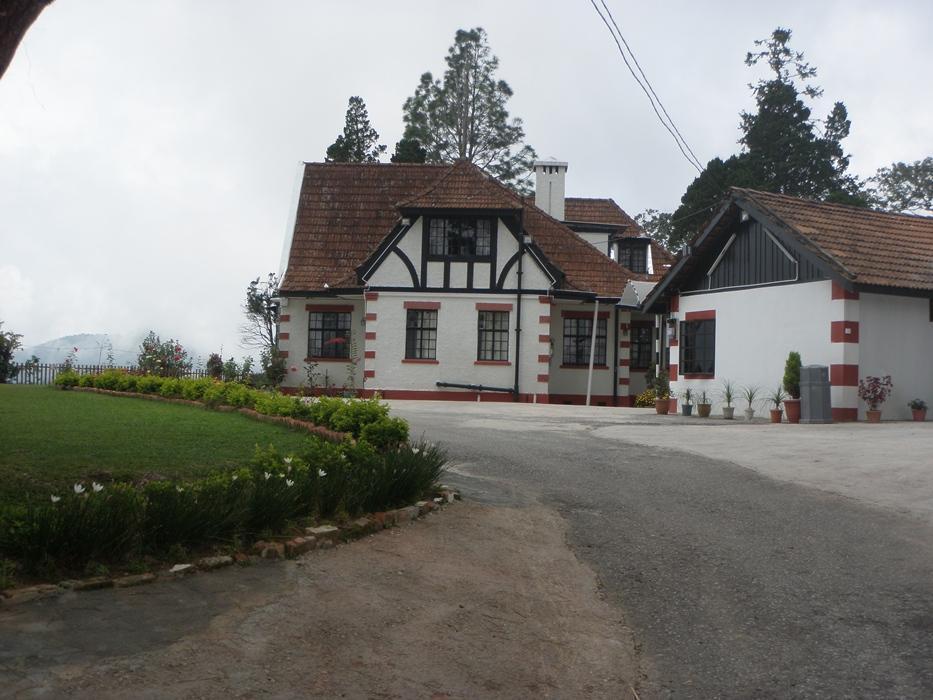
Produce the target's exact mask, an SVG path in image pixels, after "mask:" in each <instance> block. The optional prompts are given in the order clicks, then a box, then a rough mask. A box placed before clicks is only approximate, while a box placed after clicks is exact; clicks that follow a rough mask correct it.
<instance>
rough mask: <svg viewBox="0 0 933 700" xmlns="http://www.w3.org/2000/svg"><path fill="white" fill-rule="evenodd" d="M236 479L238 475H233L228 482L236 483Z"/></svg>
mask: <svg viewBox="0 0 933 700" xmlns="http://www.w3.org/2000/svg"><path fill="white" fill-rule="evenodd" d="M237 477H239V474H234V475H233V476H231V477H230V480H231V481H236V480H237Z"/></svg>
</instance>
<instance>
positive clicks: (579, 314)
mask: <svg viewBox="0 0 933 700" xmlns="http://www.w3.org/2000/svg"><path fill="white" fill-rule="evenodd" d="M560 315H561V316H562V317H563V318H593V312H592V311H561V312H560ZM596 318H609V312H608V311H599V312H597V314H596Z"/></svg>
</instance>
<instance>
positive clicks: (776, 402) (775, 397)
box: [768, 384, 799, 423]
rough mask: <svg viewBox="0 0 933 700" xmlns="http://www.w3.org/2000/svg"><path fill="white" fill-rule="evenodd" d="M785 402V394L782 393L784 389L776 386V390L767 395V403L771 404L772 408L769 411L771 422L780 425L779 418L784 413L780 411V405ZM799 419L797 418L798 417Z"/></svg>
mask: <svg viewBox="0 0 933 700" xmlns="http://www.w3.org/2000/svg"><path fill="white" fill-rule="evenodd" d="M785 401H787V392H785V391H784V387H783V386H781V385H780V384H778V386H777V388H776V389H775V390H774V391H772V392H771V393H770V394H768V403H770V404H772V405H773V406H774V408H772V409H771V422H772V423H780V422H781V416H782V415H783V413H784V411H783V410H782V409H781V404H782V403H784V402H785ZM798 418H799V417H798Z"/></svg>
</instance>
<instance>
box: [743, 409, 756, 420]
mask: <svg viewBox="0 0 933 700" xmlns="http://www.w3.org/2000/svg"><path fill="white" fill-rule="evenodd" d="M754 417H755V409H754V408H746V409H745V420H748V421H750V420H751V419H752V418H754Z"/></svg>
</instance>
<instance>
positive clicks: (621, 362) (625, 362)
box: [619, 359, 632, 367]
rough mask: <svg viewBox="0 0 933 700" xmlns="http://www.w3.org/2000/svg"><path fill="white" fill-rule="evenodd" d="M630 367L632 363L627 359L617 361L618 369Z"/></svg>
mask: <svg viewBox="0 0 933 700" xmlns="http://www.w3.org/2000/svg"><path fill="white" fill-rule="evenodd" d="M631 366H632V361H631V360H627V359H626V360H619V367H631Z"/></svg>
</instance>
